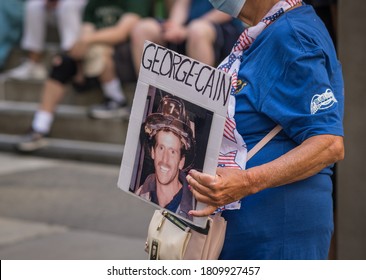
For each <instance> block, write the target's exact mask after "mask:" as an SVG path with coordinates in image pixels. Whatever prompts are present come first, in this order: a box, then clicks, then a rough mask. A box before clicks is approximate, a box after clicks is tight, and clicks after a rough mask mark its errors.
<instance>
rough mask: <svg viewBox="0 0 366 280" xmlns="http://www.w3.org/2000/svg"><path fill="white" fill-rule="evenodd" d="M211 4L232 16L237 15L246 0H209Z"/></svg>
mask: <svg viewBox="0 0 366 280" xmlns="http://www.w3.org/2000/svg"><path fill="white" fill-rule="evenodd" d="M209 1H210V3H211V4H212V6H213V7H214V8H215V9H217V10H219V11H221V12H224V13H226V14H229V15H231V16H232V17H235V18H236V17H238V15H239V13H240V11H241V9H242V8H243V6H244V4H245V1H246V0H209Z"/></svg>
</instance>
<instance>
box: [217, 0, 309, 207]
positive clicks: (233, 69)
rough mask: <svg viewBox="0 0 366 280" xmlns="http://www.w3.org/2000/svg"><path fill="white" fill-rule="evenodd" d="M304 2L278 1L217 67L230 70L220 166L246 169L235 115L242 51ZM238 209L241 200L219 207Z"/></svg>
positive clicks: (246, 32)
mask: <svg viewBox="0 0 366 280" xmlns="http://www.w3.org/2000/svg"><path fill="white" fill-rule="evenodd" d="M301 2H302V0H286V1H284V0H281V1H279V2H277V3H276V4H275V5H274V6H273V7H272V8H271V9H270V10H269V12H268V13H267V14H266V15H265V16H264V18H263V19H262V20H261V21H260V22H259V23H258V24H257V25H254V26H251V27H249V28H247V29H245V30H244V32H243V33H242V34H241V35H240V37H239V39H238V41H237V42H236V43H235V44H234V47H233V48H232V50H231V53H230V54H229V55H228V56H227V57H226V58H225V59H224V61H223V62H222V63H221V64H220V65H219V66H218V69H220V70H222V71H224V72H226V73H229V74H231V94H230V99H229V106H228V112H227V116H226V122H225V128H224V135H223V139H222V143H221V147H220V154H219V161H218V167H226V168H236V169H242V170H244V169H245V165H246V158H247V146H246V144H245V142H244V139H243V137H242V136H241V135H240V134H239V132H238V131H237V130H236V122H235V119H234V116H235V102H236V101H235V92H236V90H237V87H238V84H237V81H238V72H239V68H240V64H241V61H242V57H243V52H244V51H245V50H247V49H249V47H250V46H251V45H252V44H253V42H254V40H255V39H256V38H257V37H258V36H259V34H261V33H262V31H263V30H264V29H265V28H266V27H267V26H269V25H270V24H272V23H273V22H274V21H275V20H276V19H277V18H279V17H280V16H281V15H283V14H284V13H285V12H286V11H287V10H288V9H290V8H292V7H294V6H295V5H297V4H299V3H301ZM235 209H240V201H236V202H233V203H230V204H228V205H225V206H223V207H221V208H220V209H218V210H219V211H223V210H235Z"/></svg>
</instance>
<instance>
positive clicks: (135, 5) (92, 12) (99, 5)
mask: <svg viewBox="0 0 366 280" xmlns="http://www.w3.org/2000/svg"><path fill="white" fill-rule="evenodd" d="M127 12H132V13H136V14H138V15H140V16H141V17H147V16H153V13H154V1H151V0H89V2H88V4H87V5H86V7H85V10H84V16H83V21H84V22H90V23H92V24H93V25H94V26H95V27H96V28H97V29H99V28H104V27H108V26H113V25H115V24H116V23H117V22H118V21H119V19H120V18H121V16H122V15H123V14H124V13H127Z"/></svg>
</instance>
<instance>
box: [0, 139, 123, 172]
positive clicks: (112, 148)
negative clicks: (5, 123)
mask: <svg viewBox="0 0 366 280" xmlns="http://www.w3.org/2000/svg"><path fill="white" fill-rule="evenodd" d="M21 137H22V135H9V134H2V133H0V150H1V151H9V152H15V148H14V146H15V144H16V143H18V142H19V140H20V139H21ZM123 149H124V145H122V144H108V143H97V142H91V141H76V140H65V139H56V138H50V139H49V140H48V145H47V146H46V147H45V148H43V149H41V150H39V151H36V152H34V153H32V155H36V156H41V157H48V158H60V159H73V160H81V161H89V162H98V163H108V164H115V165H119V164H120V163H121V159H122V154H123Z"/></svg>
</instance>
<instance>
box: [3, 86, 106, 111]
mask: <svg viewBox="0 0 366 280" xmlns="http://www.w3.org/2000/svg"><path fill="white" fill-rule="evenodd" d="M0 83H1V85H0V98H1V99H2V100H5V101H21V102H39V100H40V98H41V94H42V89H43V85H44V83H43V82H41V81H32V80H27V81H19V80H14V79H5V80H3V81H2V82H1V81H0ZM102 101H103V94H102V91H101V90H100V89H99V88H93V89H90V90H88V91H86V92H83V93H77V92H76V91H75V90H74V89H73V88H72V86H70V85H68V86H67V87H66V95H65V98H64V99H63V100H62V101H61V104H70V105H78V106H82V105H84V106H90V105H93V104H98V103H100V102H102Z"/></svg>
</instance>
